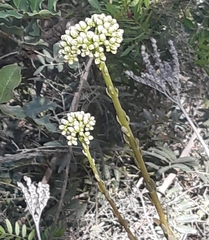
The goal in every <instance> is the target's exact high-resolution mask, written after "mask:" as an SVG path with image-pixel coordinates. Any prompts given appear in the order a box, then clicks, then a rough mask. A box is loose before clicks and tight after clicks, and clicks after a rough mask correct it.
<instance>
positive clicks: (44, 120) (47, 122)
mask: <svg viewBox="0 0 209 240" xmlns="http://www.w3.org/2000/svg"><path fill="white" fill-rule="evenodd" d="M33 120H34V121H35V122H36V123H37V124H38V125H41V126H44V127H46V129H47V130H49V131H50V132H54V131H56V130H57V125H56V124H55V123H51V122H50V117H49V116H44V117H42V118H33Z"/></svg>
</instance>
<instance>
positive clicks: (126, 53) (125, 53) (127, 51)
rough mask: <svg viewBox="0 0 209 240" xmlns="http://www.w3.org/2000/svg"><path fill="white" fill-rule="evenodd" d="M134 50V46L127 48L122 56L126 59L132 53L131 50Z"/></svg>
mask: <svg viewBox="0 0 209 240" xmlns="http://www.w3.org/2000/svg"><path fill="white" fill-rule="evenodd" d="M134 48H135V45H134V44H132V45H130V46H129V47H127V48H126V50H125V51H124V52H123V53H122V54H121V55H120V56H121V57H124V56H126V55H128V54H129V53H130V52H131V50H133V49H134Z"/></svg>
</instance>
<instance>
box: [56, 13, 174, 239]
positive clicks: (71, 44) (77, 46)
mask: <svg viewBox="0 0 209 240" xmlns="http://www.w3.org/2000/svg"><path fill="white" fill-rule="evenodd" d="M123 32H124V31H123V30H122V29H119V24H118V23H117V21H116V20H115V19H113V18H112V17H111V16H109V15H108V16H106V15H105V14H94V15H92V16H91V18H86V19H85V21H80V22H79V23H78V24H76V25H75V26H70V27H69V28H68V29H67V30H66V31H65V34H64V35H62V37H61V41H60V47H61V49H60V51H59V53H60V55H61V56H62V57H63V58H64V61H66V62H67V63H68V64H69V65H71V64H73V63H74V62H78V55H80V56H81V57H86V56H89V57H93V58H94V61H95V64H96V65H97V67H98V68H99V70H100V71H101V73H102V76H103V78H104V81H105V84H106V87H107V88H106V91H107V94H108V96H109V97H110V98H111V100H112V102H113V105H114V107H115V110H116V113H117V116H116V117H117V120H118V122H119V124H120V125H121V131H122V132H123V135H124V139H125V141H126V142H127V143H128V144H129V146H130V147H131V149H132V150H133V154H134V157H135V162H136V165H137V167H138V168H139V169H140V170H141V173H142V176H143V178H144V182H145V185H146V188H147V190H148V192H149V196H150V198H151V200H152V203H153V204H154V205H155V207H156V210H157V212H158V215H159V218H160V219H159V220H156V221H155V222H156V223H157V224H158V225H160V226H161V227H162V229H163V231H164V234H165V236H166V238H167V239H169V240H174V239H175V236H174V235H173V232H172V231H171V229H170V227H169V225H168V222H167V219H166V216H165V213H164V211H163V208H162V205H161V204H160V201H159V199H158V195H157V192H156V185H155V183H154V181H153V180H152V179H151V178H150V176H149V173H148V171H147V169H146V166H145V164H144V161H143V158H142V153H141V149H140V147H139V144H138V142H139V141H138V140H137V139H136V138H135V137H134V135H133V133H132V131H131V128H130V120H129V117H128V116H127V115H126V113H125V111H124V110H123V108H122V106H121V104H120V101H119V98H118V89H116V88H115V87H114V85H113V82H112V80H111V77H110V74H109V71H108V68H107V66H106V63H105V61H106V56H105V51H107V52H111V53H113V54H116V52H117V49H118V47H119V46H120V44H121V42H122V40H123ZM70 114H71V113H70ZM76 114H78V113H76ZM76 114H75V116H76ZM82 114H83V113H82ZM69 116H70V120H71V117H72V118H73V116H71V115H68V118H69ZM76 118H77V119H78V117H76ZM69 122H70V121H69V120H64V121H62V124H63V125H61V127H60V128H61V130H62V134H63V135H66V136H67V139H68V144H69V145H76V144H77V141H76V139H75V138H76V137H78V139H79V140H80V141H81V143H82V146H83V148H84V150H83V152H84V154H85V155H86V156H87V158H88V159H89V162H90V165H91V168H92V170H93V172H94V175H95V178H96V179H97V181H98V183H99V187H100V190H101V191H102V193H103V194H104V195H105V197H106V199H107V200H108V201H109V203H110V204H111V206H112V208H113V212H114V213H115V215H116V216H117V217H118V219H119V222H120V223H121V225H122V226H124V228H125V229H126V231H127V233H128V237H129V239H136V237H134V235H133V234H132V233H131V232H130V230H129V228H128V225H127V223H126V221H125V220H124V219H123V218H122V217H121V216H120V213H119V212H118V210H117V208H116V207H115V204H114V202H113V201H112V199H111V198H110V197H109V193H108V192H107V190H106V188H105V186H104V183H103V182H102V180H101V178H100V177H99V174H98V171H97V169H96V166H95V161H94V159H93V158H92V157H91V154H90V152H89V145H88V143H89V141H90V140H91V137H90V135H89V132H88V130H87V132H84V131H82V133H81V134H79V131H77V130H79V126H80V125H79V124H77V123H76V127H72V126H71V125H69ZM81 125H82V124H81ZM71 130H72V131H73V133H71Z"/></svg>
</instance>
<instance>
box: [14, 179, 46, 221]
mask: <svg viewBox="0 0 209 240" xmlns="http://www.w3.org/2000/svg"><path fill="white" fill-rule="evenodd" d="M24 180H25V181H26V184H27V187H25V186H24V185H23V184H22V183H21V182H18V183H17V185H18V187H20V188H21V190H22V192H23V194H24V197H25V201H26V203H27V207H28V209H29V212H30V214H31V215H32V217H33V220H34V222H35V223H36V224H37V223H39V221H40V217H41V213H42V211H43V209H44V208H45V206H46V204H47V201H48V199H49V197H50V192H49V185H48V184H43V183H42V182H39V183H38V185H35V184H33V183H32V181H31V178H29V177H27V176H24Z"/></svg>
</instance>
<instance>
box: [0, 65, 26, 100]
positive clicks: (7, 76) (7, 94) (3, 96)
mask: <svg viewBox="0 0 209 240" xmlns="http://www.w3.org/2000/svg"><path fill="white" fill-rule="evenodd" d="M0 78H1V88H0V103H4V102H8V101H10V100H11V99H12V91H13V89H14V88H15V87H17V86H18V85H19V84H20V82H21V75H20V67H18V66H17V65H16V64H12V65H7V66H5V67H3V68H2V69H1V70H0Z"/></svg>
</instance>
